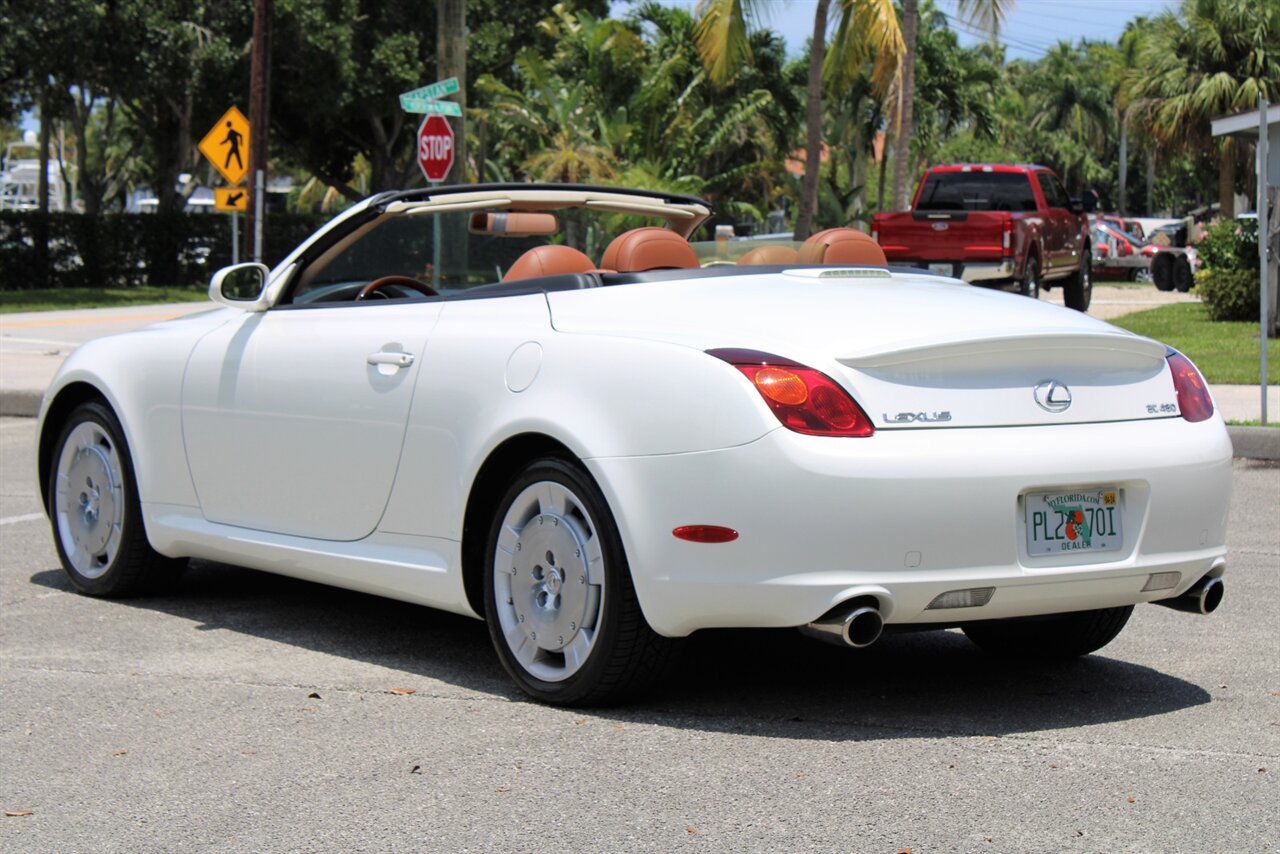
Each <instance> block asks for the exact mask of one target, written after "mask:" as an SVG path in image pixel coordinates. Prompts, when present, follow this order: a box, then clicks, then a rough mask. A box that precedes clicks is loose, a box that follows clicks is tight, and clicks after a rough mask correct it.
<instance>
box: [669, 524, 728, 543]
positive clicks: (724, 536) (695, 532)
mask: <svg viewBox="0 0 1280 854" xmlns="http://www.w3.org/2000/svg"><path fill="white" fill-rule="evenodd" d="M671 534H672V536H674V537H675V538H676V539H677V540H687V541H689V542H691V543H731V542H733V541H734V540H736V539H738V532H737V531H735V530H733V528H725V527H723V526H722V525H681V526H680V527H679V528H676V529H675V530H673V531H672V532H671Z"/></svg>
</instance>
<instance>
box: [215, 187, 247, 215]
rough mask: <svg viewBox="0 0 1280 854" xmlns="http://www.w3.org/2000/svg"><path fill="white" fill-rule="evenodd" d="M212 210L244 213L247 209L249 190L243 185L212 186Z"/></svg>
mask: <svg viewBox="0 0 1280 854" xmlns="http://www.w3.org/2000/svg"><path fill="white" fill-rule="evenodd" d="M213 208H214V210H219V211H226V212H227V213H245V212H246V211H247V210H249V191H248V190H246V189H245V188H244V187H214V188H213Z"/></svg>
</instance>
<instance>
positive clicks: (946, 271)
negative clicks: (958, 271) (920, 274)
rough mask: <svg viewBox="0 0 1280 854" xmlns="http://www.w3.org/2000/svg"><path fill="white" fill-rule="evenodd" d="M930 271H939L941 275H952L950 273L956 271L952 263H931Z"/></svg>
mask: <svg viewBox="0 0 1280 854" xmlns="http://www.w3.org/2000/svg"><path fill="white" fill-rule="evenodd" d="M929 272H930V273H937V274H938V275H939V276H950V275H952V274H953V273H954V272H955V271H954V268H953V267H952V265H950V264H930V265H929Z"/></svg>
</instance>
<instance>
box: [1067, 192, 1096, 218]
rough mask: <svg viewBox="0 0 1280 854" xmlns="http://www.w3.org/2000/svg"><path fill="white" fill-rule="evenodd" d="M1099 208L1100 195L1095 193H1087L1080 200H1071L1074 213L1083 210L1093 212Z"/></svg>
mask: <svg viewBox="0 0 1280 854" xmlns="http://www.w3.org/2000/svg"><path fill="white" fill-rule="evenodd" d="M1097 209H1098V197H1097V196H1096V195H1094V194H1093V193H1085V194H1084V195H1083V196H1081V197H1080V200H1079V201H1076V200H1075V199H1072V200H1071V211H1072V213H1080V212H1081V211H1084V212H1085V213H1093V212H1094V211H1096V210H1097Z"/></svg>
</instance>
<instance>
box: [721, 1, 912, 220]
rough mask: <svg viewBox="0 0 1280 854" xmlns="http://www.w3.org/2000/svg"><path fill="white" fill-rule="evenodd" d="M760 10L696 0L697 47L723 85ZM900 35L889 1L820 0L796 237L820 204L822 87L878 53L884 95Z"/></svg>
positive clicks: (742, 57) (748, 4)
mask: <svg viewBox="0 0 1280 854" xmlns="http://www.w3.org/2000/svg"><path fill="white" fill-rule="evenodd" d="M762 11H763V3H762V2H761V0H699V3H698V13H699V15H700V20H699V22H698V29H697V40H698V52H699V54H701V56H702V60H703V62H704V63H705V65H706V68H707V73H708V74H709V76H710V77H711V80H712V81H713V82H714V83H716V84H718V85H722V84H724V83H725V82H727V81H728V80H729V79H730V78H731V77H732V76H733V75H734V74H735V73H736V72H737V70H738V69H739V68H740V67H741V66H743V65H744V64H746V63H747V62H748V61H749V60H750V57H751V52H750V44H749V40H748V35H747V31H748V29H749V26H748V25H749V23H751V22H752V21H755V20H758V19H759V18H760V15H761V13H762ZM829 17H834V18H837V19H839V24H838V25H837V28H836V35H835V38H834V40H833V42H832V46H831V52H830V54H828V53H827V29H828V26H827V24H828V18H829ZM902 52H903V48H902V34H901V32H900V31H899V29H898V21H897V17H896V16H895V14H894V11H893V3H892V0H835V5H834V7H833V6H832V0H818V5H817V8H816V11H815V12H814V16H813V40H812V43H811V44H810V48H809V74H808V81H807V95H808V98H807V103H806V108H805V138H806V144H805V170H804V186H803V189H802V191H801V196H800V211H799V214H798V216H797V218H796V225H795V230H794V231H795V237H796V239H797V240H803V239H804V238H806V237H808V236H809V232H810V230H811V229H812V227H813V220H814V217H815V215H816V213H817V209H818V177H819V173H820V172H821V169H822V86H823V81H824V78H826V80H827V81H828V82H835V81H838V80H841V79H845V80H848V79H852V77H853V76H855V75H856V74H857V72H858V71H859V70H860V69H861V67H862V65H863V64H864V63H865V62H866V61H867V59H868V57H869V56H871V55H872V53H874V55H875V58H876V65H875V70H874V71H873V74H872V79H873V81H874V82H875V84H876V87H877V92H878V94H879V95H881V96H882V97H883V96H885V95H887V94H888V92H889V90H890V87H891V85H892V83H893V81H894V80H895V79H896V77H897V73H898V69H899V68H900V58H901V56H902Z"/></svg>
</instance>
